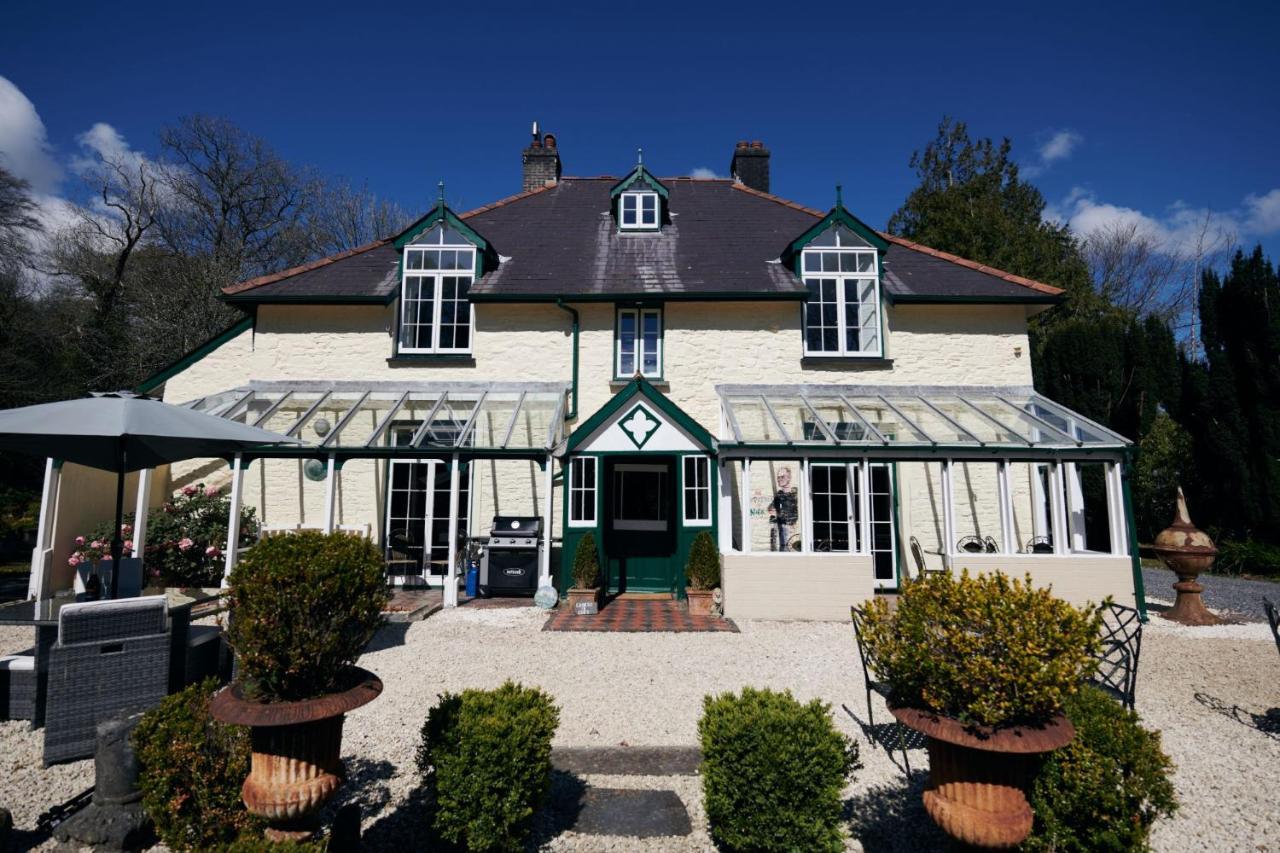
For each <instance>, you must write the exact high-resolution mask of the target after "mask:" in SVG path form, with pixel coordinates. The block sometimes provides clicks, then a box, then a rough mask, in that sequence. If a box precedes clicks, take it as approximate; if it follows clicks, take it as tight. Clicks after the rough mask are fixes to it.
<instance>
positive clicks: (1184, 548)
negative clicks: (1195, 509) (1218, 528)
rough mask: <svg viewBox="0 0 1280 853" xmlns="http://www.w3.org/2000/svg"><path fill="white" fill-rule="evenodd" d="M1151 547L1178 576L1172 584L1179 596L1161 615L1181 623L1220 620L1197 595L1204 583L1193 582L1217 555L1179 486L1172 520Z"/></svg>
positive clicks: (1218, 621)
mask: <svg viewBox="0 0 1280 853" xmlns="http://www.w3.org/2000/svg"><path fill="white" fill-rule="evenodd" d="M1152 550H1154V551H1155V552H1156V556H1158V557H1159V558H1160V559H1161V561H1163V562H1164V564H1165V565H1166V566H1168V567H1169V568H1170V569H1172V570H1173V572H1174V573H1175V574H1176V575H1177V576H1178V582H1177V583H1175V584H1174V585H1173V588H1174V589H1175V590H1176V591H1177V593H1178V598H1177V600H1176V601H1175V602H1174V604H1173V609H1171V610H1170V611H1169V612H1168V613H1165V614H1164V616H1165V618H1166V619H1172V620H1173V621H1175V622H1181V623H1182V624H1183V625H1217V624H1220V623H1221V622H1222V621H1223V620H1222V619H1220V618H1218V617H1217V616H1215V615H1213V614H1212V613H1210V612H1209V610H1208V608H1206V607H1205V606H1204V601H1203V600H1202V599H1201V598H1200V593H1202V592H1204V587H1203V586H1201V585H1200V584H1199V583H1197V582H1196V579H1197V578H1198V577H1199V575H1200V573H1201V572H1207V571H1208V570H1209V569H1210V567H1212V566H1213V561H1214V560H1215V559H1216V558H1217V556H1218V549H1217V547H1215V546H1214V544H1213V540H1212V539H1211V538H1210V537H1209V534H1207V533H1205V532H1204V531H1203V530H1201V529H1200V528H1198V527H1196V526H1195V524H1193V523H1192V521H1191V513H1190V512H1188V511H1187V498H1186V496H1185V495H1184V494H1183V493H1182V487H1181V486H1179V487H1178V502H1177V510H1176V512H1175V513H1174V517H1173V523H1172V524H1170V525H1169V526H1168V527H1166V528H1165V529H1164V530H1162V531H1160V533H1159V534H1157V536H1156V541H1155V545H1154V546H1153V548H1152Z"/></svg>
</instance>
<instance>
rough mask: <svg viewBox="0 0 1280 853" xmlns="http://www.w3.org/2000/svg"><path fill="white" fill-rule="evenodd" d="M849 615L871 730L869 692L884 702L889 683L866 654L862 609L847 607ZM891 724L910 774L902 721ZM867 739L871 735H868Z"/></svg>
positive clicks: (872, 716) (886, 701)
mask: <svg viewBox="0 0 1280 853" xmlns="http://www.w3.org/2000/svg"><path fill="white" fill-rule="evenodd" d="M849 617H850V618H851V619H852V620H853V638H854V640H856V641H857V643H858V660H860V661H861V662H862V682H863V684H864V685H866V690H867V730H868V731H871V730H872V729H873V728H874V727H875V724H876V718H875V715H874V713H873V712H872V710H871V692H872V691H873V690H874V691H875V692H876V693H879V694H880V696H881V697H882V698H883V699H884V701H885V704H888V702H889V694H890V690H889V685H888V684H886V683H885V682H883V681H880V680H879V678H878V677H877V676H876V665H875V661H874V660H872V659H871V658H870V657H869V656H868V655H867V649H866V646H864V645H863V643H862V620H863V618H864V615H863V613H862V611H861V610H860V609H859V608H858V607H857V606H856V605H855V606H853V607H850V608H849ZM893 724H894V726H895V728H896V730H897V732H898V748H899V749H901V750H902V763H903V765H904V766H905V767H906V771H907V775H908V776H910V775H911V761H910V760H909V759H908V758H907V739H906V736H905V735H904V734H903V733H902V723H900V722H898V720H897V718H896V717H895V718H894V721H893ZM867 739H868V740H871V739H872V738H871V736H870V735H868V737H867Z"/></svg>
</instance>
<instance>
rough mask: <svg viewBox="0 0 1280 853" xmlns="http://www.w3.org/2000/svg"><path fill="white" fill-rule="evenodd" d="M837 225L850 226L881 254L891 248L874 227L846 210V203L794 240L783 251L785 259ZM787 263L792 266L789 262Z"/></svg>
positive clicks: (849, 227) (839, 205)
mask: <svg viewBox="0 0 1280 853" xmlns="http://www.w3.org/2000/svg"><path fill="white" fill-rule="evenodd" d="M835 225H843V226H844V227H846V228H848V229H849V230H850V231H852V232H853V233H855V234H857V235H858V236H859V237H861V238H862V239H863V240H866V241H867V242H868V243H869V244H871V245H872V246H874V247H875V248H876V249H877V250H879V252H880V254H881V255H883V254H884V253H885V251H887V250H888V248H889V242H888V241H887V240H885V239H884V238H883V237H881V236H880V235H879V234H877V233H876V231H875V229H874V228H871V227H870V226H868V225H867V224H866V223H865V222H863V221H862V220H861V219H859V218H858V217H856V216H854V215H853V214H852V213H850V212H849V211H847V210H845V209H844V205H842V204H837V205H836V206H835V207H833V208H831V211H830V212H829V213H828V214H827V215H826V216H824V217H822V219H820V220H819V221H818V224H816V225H814V226H813V227H812V228H810V229H809V230H808V231H806V232H804V233H803V234H801V235H800V236H799V237H797V238H796V239H795V240H793V241H792V243H791V245H790V246H788V247H787V250H786V251H785V252H783V253H782V257H783V261H784V262H786V261H788V260H789V259H790V258H791V257H793V256H795V255H798V254H799V253H800V250H801V249H803V248H804V247H805V246H807V245H809V244H810V243H811V242H813V240H814V238H816V237H817V236H818V235H819V234H821V233H822V232H824V231H826V230H827V229H828V228H831V227H833V226H835ZM787 265H788V266H790V264H789V263H788V264H787Z"/></svg>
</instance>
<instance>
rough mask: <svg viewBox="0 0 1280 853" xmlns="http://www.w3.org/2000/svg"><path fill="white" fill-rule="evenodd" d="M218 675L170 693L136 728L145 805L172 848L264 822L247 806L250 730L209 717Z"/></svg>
mask: <svg viewBox="0 0 1280 853" xmlns="http://www.w3.org/2000/svg"><path fill="white" fill-rule="evenodd" d="M218 686H219V685H218V682H217V680H216V679H212V678H210V679H207V680H206V681H204V682H203V683H200V684H193V685H191V686H190V687H188V688H186V689H185V690H182V691H181V692H179V693H175V694H173V695H172V696H167V697H165V698H164V700H163V701H161V703H160V704H159V705H158V706H156V707H155V708H153V709H152V710H150V711H148V712H147V713H146V714H145V715H143V717H142V720H141V721H140V722H139V723H138V727H137V728H136V729H135V730H134V732H133V748H134V752H135V754H136V755H137V758H138V766H139V786H140V787H141V789H142V807H143V808H144V809H145V810H146V812H147V814H148V815H150V816H151V819H152V820H153V821H155V824H156V832H157V834H158V835H159V836H160V838H161V840H162V841H164V843H165V844H166V845H167V846H168V847H170V848H171V849H173V850H208V849H210V848H214V847H218V846H220V845H223V844H227V843H230V842H231V841H233V840H235V839H236V838H237V836H239V835H241V834H242V833H245V832H256V831H257V830H259V829H260V827H261V824H260V822H259V821H258V819H257V818H255V817H254V816H253V815H251V814H249V812H248V811H247V810H245V807H244V803H243V802H242V801H241V799H240V785H241V783H242V782H244V777H245V776H246V775H247V774H248V773H249V758H250V748H249V732H248V730H247V729H245V728H243V727H242V726H228V725H225V724H223V723H219V722H217V721H216V720H214V719H213V718H212V717H211V716H209V697H210V696H212V695H213V693H214V692H215V691H216V690H217V689H218Z"/></svg>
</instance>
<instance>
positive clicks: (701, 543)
mask: <svg viewBox="0 0 1280 853" xmlns="http://www.w3.org/2000/svg"><path fill="white" fill-rule="evenodd" d="M684 571H685V577H687V578H688V580H689V588H690V589H715V588H716V587H718V586H720V549H719V548H717V547H716V541H715V540H714V539H712V538H711V534H710V533H708V532H707V531H705V530H704V531H702V532H701V533H699V534H698V535H697V536H695V537H693V544H692V545H691V546H690V547H689V565H688V566H686V567H685V570H684Z"/></svg>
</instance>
